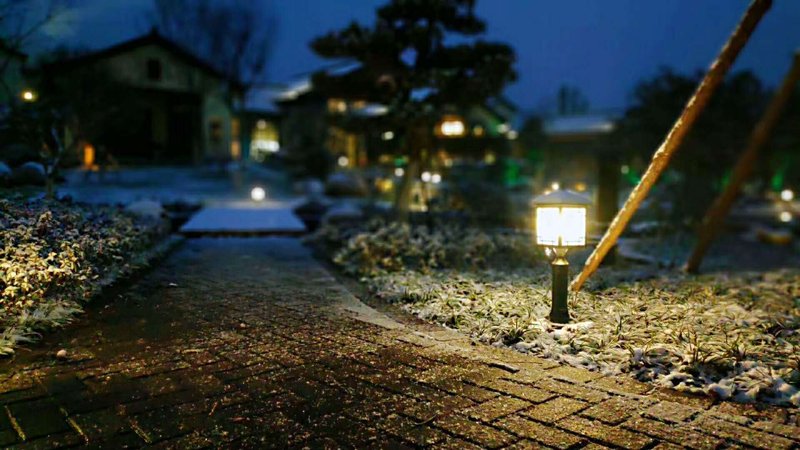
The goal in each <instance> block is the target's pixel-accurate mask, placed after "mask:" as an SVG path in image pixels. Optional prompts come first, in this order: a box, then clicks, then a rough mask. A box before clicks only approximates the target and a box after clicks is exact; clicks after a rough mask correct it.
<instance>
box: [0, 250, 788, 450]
mask: <svg viewBox="0 0 800 450" xmlns="http://www.w3.org/2000/svg"><path fill="white" fill-rule="evenodd" d="M420 330H422V331H420ZM62 346H63V347H64V348H67V349H68V350H69V353H68V355H69V357H68V359H67V360H59V361H57V360H56V359H55V358H54V357H53V354H54V353H55V351H56V350H57V349H59V348H61V347H62ZM36 348H37V349H39V350H34V351H33V352H30V353H26V352H24V351H23V352H21V355H20V357H18V358H17V359H16V360H14V361H11V362H2V363H0V364H2V365H0V367H1V368H2V371H3V372H4V373H5V375H1V376H0V405H2V406H0V408H1V409H2V414H0V447H5V446H18V447H19V448H51V447H58V446H78V445H87V444H88V445H89V446H94V447H97V448H124V447H126V446H128V447H140V446H148V445H150V446H153V447H155V448H201V447H224V448H271V447H274V448H340V447H344V448H348V447H355V448H406V447H411V448H414V447H433V448H457V449H470V448H479V447H484V448H500V447H507V448H543V447H555V448H580V447H583V448H593V449H597V448H604V447H621V448H634V449H639V448H659V449H669V448H679V447H680V446H686V447H689V448H698V449H706V448H709V449H710V448H747V447H758V448H764V449H785V448H798V446H799V445H800V444H799V443H800V428H797V427H796V426H792V425H788V423H789V422H791V421H796V420H797V419H796V410H786V409H768V410H766V411H762V412H759V411H756V410H755V409H754V408H746V407H740V406H733V405H731V404H729V403H723V404H713V402H711V401H710V400H707V399H702V398H700V399H698V398H683V397H678V396H676V395H674V394H670V393H668V392H652V391H650V392H648V391H649V388H648V386H645V385H642V384H639V383H636V382H633V381H630V380H628V379H626V378H619V379H618V378H610V377H602V376H601V375H599V374H596V373H591V372H586V371H582V370H578V369H573V368H569V367H565V366H559V365H557V364H553V363H551V362H548V361H545V360H542V359H538V358H534V357H529V356H526V355H521V354H517V353H514V352H510V351H506V350H501V349H495V348H491V347H486V346H482V345H473V344H472V343H471V342H470V341H469V340H468V339H465V338H463V337H461V336H459V335H457V334H454V333H451V332H448V331H445V330H437V329H434V328H432V327H426V328H424V329H418V328H416V327H415V326H411V325H402V324H399V323H397V322H394V321H393V320H391V319H389V318H387V317H386V316H384V315H382V314H380V313H378V312H376V311H374V310H371V309H370V308H368V307H366V306H364V305H363V304H361V303H359V302H358V301H357V300H356V299H355V298H354V297H353V296H352V295H351V294H349V293H348V292H347V291H346V290H345V289H344V288H343V287H341V285H339V284H338V283H337V282H336V281H335V280H334V279H333V278H332V277H331V276H330V275H329V274H328V273H327V272H326V271H325V270H324V269H323V268H322V267H321V266H320V265H319V264H317V263H316V262H315V261H314V260H313V259H311V257H310V256H309V255H308V253H307V252H306V251H305V250H304V249H303V248H302V247H301V245H300V244H299V243H298V242H297V241H295V240H292V239H278V238H270V239H249V240H248V239H198V240H190V241H187V242H186V243H185V244H184V245H183V246H182V247H181V248H180V249H179V250H177V251H176V252H175V253H174V254H173V255H172V256H170V257H169V258H168V259H167V260H166V261H164V262H163V263H162V264H161V265H160V266H159V267H158V269H157V270H155V271H154V272H152V273H151V274H149V275H147V276H146V277H145V278H144V279H143V280H141V281H139V282H137V283H136V284H135V285H134V286H133V287H131V288H130V289H128V290H126V291H124V292H123V293H122V294H120V295H118V296H115V298H114V299H112V301H111V302H110V303H109V304H108V305H107V306H104V305H97V306H95V307H93V308H92V309H91V310H90V311H89V312H88V313H87V315H86V316H84V317H82V318H81V319H80V321H79V322H78V323H76V324H74V325H73V326H71V327H69V328H67V329H65V330H63V331H61V332H59V333H55V334H54V335H52V336H50V337H49V338H48V339H47V340H45V341H44V342H43V343H42V344H41V345H37V346H36Z"/></svg>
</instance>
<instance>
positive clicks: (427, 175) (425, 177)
mask: <svg viewBox="0 0 800 450" xmlns="http://www.w3.org/2000/svg"><path fill="white" fill-rule="evenodd" d="M420 178H421V179H422V181H424V182H426V183H427V182H429V181H431V173H430V172H427V171H425V172H422V175H421V176H420Z"/></svg>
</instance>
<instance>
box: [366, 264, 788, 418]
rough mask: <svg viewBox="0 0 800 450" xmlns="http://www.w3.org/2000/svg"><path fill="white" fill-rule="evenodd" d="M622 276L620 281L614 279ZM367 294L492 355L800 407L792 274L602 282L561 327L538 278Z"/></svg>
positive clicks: (389, 287) (442, 280) (416, 278)
mask: <svg viewBox="0 0 800 450" xmlns="http://www.w3.org/2000/svg"><path fill="white" fill-rule="evenodd" d="M617 275H618V274H617ZM367 281H368V283H369V286H370V288H371V290H372V291H373V292H374V293H375V294H376V295H378V296H380V297H382V298H385V299H387V300H389V301H395V302H402V303H404V305H405V308H406V309H408V310H409V311H411V312H413V313H415V314H417V315H418V316H420V317H422V318H424V319H427V320H431V321H434V322H438V323H440V324H442V325H444V326H447V327H450V328H454V329H457V330H460V331H462V332H465V333H468V334H470V335H472V336H474V337H476V338H478V339H480V340H482V341H485V342H489V343H493V344H495V345H506V346H511V347H513V348H515V349H517V350H519V351H521V352H530V353H535V354H537V355H540V356H545V357H549V358H553V359H557V360H560V361H563V362H566V363H568V364H571V365H575V366H581V367H586V368H589V369H593V370H598V371H602V372H605V373H629V374H631V375H632V376H634V377H635V378H637V379H639V380H641V381H649V382H653V383H655V384H658V385H660V386H665V387H670V388H673V389H677V390H681V391H689V392H693V393H706V394H709V395H715V396H717V397H719V398H722V399H730V400H733V401H738V402H754V401H764V402H768V403H776V404H784V405H788V404H792V405H795V406H800V392H798V388H800V272H798V271H785V270H783V271H780V270H779V271H772V272H766V273H758V274H756V273H741V274H717V275H713V276H703V277H688V276H684V275H679V274H675V273H672V274H668V275H665V276H663V277H661V278H658V279H654V280H649V281H643V282H628V283H614V287H610V288H604V289H601V288H598V286H603V285H608V284H609V283H604V282H603V281H602V280H599V282H596V283H595V289H594V290H591V289H590V291H588V292H587V291H584V292H581V293H579V294H577V295H575V294H571V298H570V308H571V313H572V317H573V321H574V323H573V324H571V325H569V326H567V327H563V328H558V327H556V326H554V325H553V324H551V323H550V322H549V321H548V320H546V319H545V318H546V317H547V315H548V313H549V309H550V299H549V291H548V290H547V286H548V285H549V275H548V274H547V273H546V271H539V272H533V271H518V272H502V273H501V272H493V271H488V272H483V273H480V274H476V273H464V272H434V273H432V274H420V273H417V272H398V273H391V274H385V275H380V276H377V277H374V278H371V279H368V280H367Z"/></svg>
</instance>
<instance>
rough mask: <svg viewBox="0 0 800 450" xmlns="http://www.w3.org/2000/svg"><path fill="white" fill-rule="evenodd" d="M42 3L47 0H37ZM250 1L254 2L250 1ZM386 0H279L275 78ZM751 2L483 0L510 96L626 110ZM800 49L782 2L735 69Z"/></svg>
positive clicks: (713, 46) (310, 61)
mask: <svg viewBox="0 0 800 450" xmlns="http://www.w3.org/2000/svg"><path fill="white" fill-rule="evenodd" d="M31 1H33V2H37V1H39V2H41V1H44V0H31ZM247 1H250V0H247ZM385 2H386V1H385V0H273V1H272V5H273V9H274V11H275V13H276V15H277V16H278V20H279V27H280V32H279V34H278V36H277V43H276V45H275V49H274V53H273V58H272V60H271V62H270V69H269V77H270V79H271V81H276V82H285V81H290V80H291V78H292V77H293V76H295V75H297V74H299V73H303V72H308V71H312V70H314V69H316V68H318V67H319V66H320V65H322V64H324V61H322V60H320V59H319V58H317V57H316V56H314V55H313V53H312V52H311V51H310V50H309V48H308V42H309V40H310V39H311V38H313V37H314V36H316V35H319V34H321V33H323V32H325V31H328V30H331V29H336V28H340V27H343V26H345V25H347V24H348V23H349V22H350V21H351V20H357V21H360V22H369V23H371V21H372V17H373V15H374V9H375V7H376V6H378V5H381V4H384V3H385ZM150 4H151V3H150V0H77V3H76V7H75V9H74V10H73V11H71V12H70V14H68V15H67V16H66V17H65V18H64V19H62V20H61V21H60V23H57V24H55V25H53V26H52V27H50V28H49V29H48V30H47V31H48V33H49V34H50V35H52V36H54V37H56V38H57V39H59V40H62V41H66V42H68V43H71V44H77V45H83V46H87V47H90V48H96V47H101V46H105V45H111V44H113V43H116V42H119V41H122V40H124V39H127V38H130V37H133V36H135V35H136V34H137V33H140V32H142V31H145V30H146V29H147V28H148V27H147V25H146V22H145V20H144V18H143V16H144V15H145V11H146V10H147V9H148V8H149V6H150ZM748 4H749V1H748V0H669V1H648V0H603V1H599V0H559V1H544V0H541V1H540V0H479V1H478V14H479V15H480V16H481V17H483V18H484V19H486V21H487V23H488V33H487V38H488V39H492V40H501V41H505V42H508V43H510V44H511V45H512V46H513V47H514V48H515V49H516V51H517V58H518V64H517V69H518V72H519V75H520V76H519V81H518V82H517V83H516V84H514V85H513V86H510V87H509V88H508V90H507V95H508V97H509V98H511V99H512V100H513V101H515V102H516V103H517V104H518V105H519V106H520V107H521V108H523V109H537V110H538V109H542V108H543V107H546V106H548V105H552V99H553V98H554V96H555V93H556V91H557V89H558V87H559V86H560V85H562V84H565V83H566V84H570V85H574V86H576V87H578V88H579V89H581V90H582V91H583V92H584V94H585V95H586V96H587V97H588V99H589V102H590V105H591V107H592V108H593V109H606V108H619V107H623V106H625V105H626V104H627V103H628V100H629V94H630V91H631V89H632V88H633V86H634V85H635V83H636V82H637V81H638V80H640V79H641V78H642V77H646V76H650V75H653V74H655V73H656V72H657V70H658V68H659V67H660V66H664V65H667V66H671V67H673V68H676V69H678V70H680V71H684V72H688V71H692V70H695V69H698V68H703V69H705V68H706V67H707V66H708V65H709V63H710V62H711V59H712V58H713V57H714V56H715V55H716V53H717V52H718V51H719V49H720V48H721V46H722V44H723V43H724V42H725V39H726V38H727V36H728V35H729V34H730V32H731V31H732V29H733V27H734V26H735V24H736V23H737V22H738V20H739V18H740V17H741V14H742V13H743V12H744V10H745V9H746V7H747V5H748ZM797 48H800V1H797V0H775V2H774V5H773V7H772V9H771V10H770V11H769V12H768V13H767V16H766V17H765V18H764V20H763V21H762V22H761V24H760V25H759V26H758V28H757V29H756V32H755V34H754V35H753V37H752V39H751V41H750V42H749V43H748V45H747V46H746V47H745V49H744V51H743V52H742V54H741V56H740V58H739V61H738V62H737V65H736V67H735V68H737V69H745V68H749V69H753V70H755V71H756V72H757V73H758V75H759V76H760V77H761V78H762V79H763V80H764V81H765V82H766V83H767V84H769V85H773V86H774V85H776V84H777V83H778V82H779V81H780V79H781V77H782V76H783V73H784V72H785V71H786V70H787V69H788V67H789V63H790V58H791V55H792V52H793V51H794V50H795V49H797Z"/></svg>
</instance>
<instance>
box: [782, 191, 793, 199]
mask: <svg viewBox="0 0 800 450" xmlns="http://www.w3.org/2000/svg"><path fill="white" fill-rule="evenodd" d="M781 200H783V201H785V202H790V201H792V200H794V191H792V190H791V189H784V190H782V191H781Z"/></svg>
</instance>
